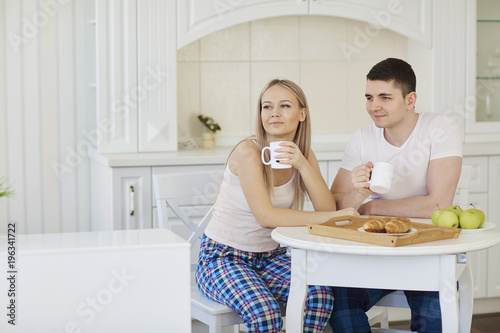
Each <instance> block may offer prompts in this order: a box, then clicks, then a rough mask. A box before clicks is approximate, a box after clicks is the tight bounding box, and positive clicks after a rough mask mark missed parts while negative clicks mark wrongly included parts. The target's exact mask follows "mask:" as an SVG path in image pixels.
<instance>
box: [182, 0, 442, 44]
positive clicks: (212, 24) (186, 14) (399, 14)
mask: <svg viewBox="0 0 500 333" xmlns="http://www.w3.org/2000/svg"><path fill="white" fill-rule="evenodd" d="M178 13H179V18H178V20H179V22H178V23H179V24H178V40H177V48H178V49H180V48H182V47H183V46H185V45H187V44H189V43H192V42H194V41H195V40H197V39H200V38H202V37H204V36H206V35H209V34H211V33H213V32H215V31H218V30H222V29H224V28H228V27H231V26H234V25H237V24H241V23H245V22H250V21H255V20H260V19H264V18H269V17H277V16H289V15H327V16H336V17H343V18H348V19H354V20H359V21H363V22H367V23H369V24H373V25H375V26H378V27H382V28H387V29H390V30H393V31H395V32H398V33H400V34H402V35H404V36H406V37H408V38H411V39H414V40H417V41H419V42H421V43H422V44H424V45H426V46H427V47H431V46H432V0H418V1H414V0H354V1H353V0H342V1H339V0H314V1H313V0H303V1H297V0H273V1H269V0H265V1H264V0H261V1H252V2H251V3H249V2H245V1H242V0H234V1H222V0H215V1H206V0H189V1H179V11H178ZM371 29H372V30H373V27H371Z"/></svg>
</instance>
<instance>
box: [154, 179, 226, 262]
mask: <svg viewBox="0 0 500 333" xmlns="http://www.w3.org/2000/svg"><path fill="white" fill-rule="evenodd" d="M222 177H223V170H217V171H199V172H185V173H166V174H157V175H153V189H154V193H155V198H156V204H157V205H156V207H157V211H158V225H159V227H160V228H168V229H176V226H175V225H174V224H175V223H179V221H180V222H182V224H183V225H185V226H187V228H188V230H189V235H188V237H187V240H188V241H189V243H190V244H191V249H192V253H193V254H194V255H195V256H196V254H197V253H198V249H197V248H196V247H197V246H198V244H199V239H200V238H201V237H202V236H203V232H204V230H205V227H206V226H207V224H208V222H209V221H210V218H211V216H212V209H213V204H214V203H215V199H216V197H217V194H218V192H219V187H220V183H221V182H222ZM198 220H200V221H198ZM177 227H178V226H177ZM174 232H176V230H174ZM176 233H178V234H180V232H176ZM180 236H183V235H180ZM193 259H194V258H193ZM195 267H196V264H195V263H193V264H192V265H191V269H192V270H194V269H195Z"/></svg>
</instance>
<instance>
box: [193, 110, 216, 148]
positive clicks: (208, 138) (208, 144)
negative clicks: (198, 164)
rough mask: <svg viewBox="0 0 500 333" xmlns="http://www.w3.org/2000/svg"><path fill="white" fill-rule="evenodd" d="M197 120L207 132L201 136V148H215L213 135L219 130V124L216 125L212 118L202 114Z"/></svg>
mask: <svg viewBox="0 0 500 333" xmlns="http://www.w3.org/2000/svg"><path fill="white" fill-rule="evenodd" d="M198 120H199V121H200V122H201V123H202V124H203V125H205V128H206V129H207V130H208V131H204V132H203V133H202V134H201V144H202V146H203V148H213V147H215V134H217V132H218V131H220V130H221V128H220V126H219V124H217V123H216V122H215V120H214V119H213V118H211V117H207V116H204V115H202V114H200V115H199V116H198Z"/></svg>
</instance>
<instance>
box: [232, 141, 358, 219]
mask: <svg viewBox="0 0 500 333" xmlns="http://www.w3.org/2000/svg"><path fill="white" fill-rule="evenodd" d="M289 153H290V152H289ZM302 158H303V159H304V161H305V158H304V157H303V156H302ZM297 159H300V157H297ZM314 159H315V158H314ZM304 161H298V160H294V159H293V158H290V162H289V163H290V164H292V165H293V164H294V163H298V164H297V165H298V166H299V165H300V164H303V163H304ZM305 162H307V161H305ZM308 164H309V163H308ZM316 164H317V161H316ZM229 168H230V169H231V171H232V172H233V173H234V174H236V175H237V176H238V179H239V182H240V185H241V188H242V190H243V193H244V195H245V198H246V200H247V202H248V205H249V207H250V209H251V210H252V212H253V214H254V216H255V218H256V220H257V221H258V222H259V224H260V225H261V226H262V227H264V228H275V227H278V226H304V225H307V224H318V223H323V222H325V221H327V220H329V219H330V218H332V217H335V216H342V215H354V216H358V213H357V212H356V210H355V209H353V208H348V209H345V210H342V211H335V210H334V209H332V210H331V211H321V212H303V211H299V210H294V209H288V208H275V207H273V206H272V203H271V198H270V196H269V193H268V191H267V189H266V187H265V184H264V176H263V174H262V162H261V159H260V151H259V149H258V148H257V146H255V144H254V143H253V142H251V141H244V142H242V143H241V144H239V145H238V146H237V147H236V148H235V150H234V151H233V155H232V156H231V159H230V161H229ZM299 168H301V169H303V168H305V169H304V172H305V173H304V174H305V175H306V178H308V181H307V182H308V183H309V186H313V184H315V183H316V182H317V181H318V174H319V175H320V173H319V166H318V167H317V169H316V170H315V169H314V168H313V167H312V166H309V167H307V166H305V165H300V166H299ZM309 168H311V169H309ZM299 172H300V171H299ZM301 174H302V173H301ZM304 182H305V183H306V180H304ZM306 184H307V183H306ZM322 186H324V187H326V185H325V184H324V180H323V184H322ZM327 190H328V188H327ZM314 192H315V194H314V195H315V196H319V194H320V193H319V192H321V191H317V192H316V191H314Z"/></svg>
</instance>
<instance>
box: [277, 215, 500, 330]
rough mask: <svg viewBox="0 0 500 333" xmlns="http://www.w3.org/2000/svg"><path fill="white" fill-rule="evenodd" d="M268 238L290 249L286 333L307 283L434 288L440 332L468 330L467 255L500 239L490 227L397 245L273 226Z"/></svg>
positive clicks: (297, 321)
mask: <svg viewBox="0 0 500 333" xmlns="http://www.w3.org/2000/svg"><path fill="white" fill-rule="evenodd" d="M419 222H428V223H430V220H420V221H419ZM272 237H273V239H274V240H275V241H276V242H278V243H280V244H281V245H283V246H288V247H289V248H290V249H291V259H292V268H291V270H292V271H291V274H292V278H291V286H290V296H289V298H288V304H287V310H286V318H287V332H289V333H294V332H302V328H303V319H304V318H303V309H304V304H305V299H306V293H307V286H308V285H327V286H338V287H358V288H378V289H394V290H428V291H438V292H439V301H440V306H441V314H442V325H443V332H470V327H471V321H472V303H473V294H472V293H473V290H472V273H471V270H470V265H469V264H468V263H467V253H468V252H472V251H478V250H483V249H486V248H488V247H492V246H494V245H496V244H498V243H500V233H499V232H498V231H495V230H494V229H493V230H485V231H477V232H469V233H461V234H460V236H459V237H458V238H456V239H445V240H439V241H433V242H426V243H419V244H413V245H406V246H400V247H385V246H379V245H372V244H366V243H360V242H354V241H348V240H343V239H337V238H332V237H325V236H318V235H313V234H310V233H309V231H308V229H307V227H279V228H276V229H274V230H273V232H272ZM457 281H458V282H459V285H460V288H459V291H458V292H459V293H460V302H458V292H457Z"/></svg>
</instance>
